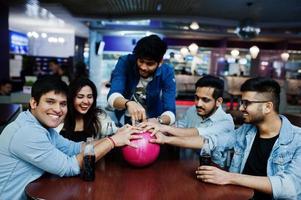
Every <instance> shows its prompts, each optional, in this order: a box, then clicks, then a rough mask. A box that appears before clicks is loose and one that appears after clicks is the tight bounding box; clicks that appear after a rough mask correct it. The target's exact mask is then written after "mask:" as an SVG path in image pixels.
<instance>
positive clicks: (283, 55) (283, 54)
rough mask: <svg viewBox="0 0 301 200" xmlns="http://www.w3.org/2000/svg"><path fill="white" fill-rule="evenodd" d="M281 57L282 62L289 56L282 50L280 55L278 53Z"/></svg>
mask: <svg viewBox="0 0 301 200" xmlns="http://www.w3.org/2000/svg"><path fill="white" fill-rule="evenodd" d="M280 57H281V59H282V61H283V62H286V61H287V60H288V58H289V57H290V55H289V53H287V52H283V53H282V54H281V55H280Z"/></svg>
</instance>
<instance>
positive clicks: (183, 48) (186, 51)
mask: <svg viewBox="0 0 301 200" xmlns="http://www.w3.org/2000/svg"><path fill="white" fill-rule="evenodd" d="M180 53H181V54H182V56H183V57H185V56H187V55H188V54H189V51H188V49H187V48H186V47H182V48H181V49H180Z"/></svg>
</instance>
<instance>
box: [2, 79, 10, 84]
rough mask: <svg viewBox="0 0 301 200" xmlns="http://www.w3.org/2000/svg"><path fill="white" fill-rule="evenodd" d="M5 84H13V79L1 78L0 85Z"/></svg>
mask: <svg viewBox="0 0 301 200" xmlns="http://www.w3.org/2000/svg"><path fill="white" fill-rule="evenodd" d="M5 84H12V81H11V80H9V79H2V80H0V85H5Z"/></svg>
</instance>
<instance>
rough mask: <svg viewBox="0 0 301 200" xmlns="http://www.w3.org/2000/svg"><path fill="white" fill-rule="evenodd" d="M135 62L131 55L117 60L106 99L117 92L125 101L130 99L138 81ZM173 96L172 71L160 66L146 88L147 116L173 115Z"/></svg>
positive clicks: (174, 88)
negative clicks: (169, 113) (168, 112)
mask: <svg viewBox="0 0 301 200" xmlns="http://www.w3.org/2000/svg"><path fill="white" fill-rule="evenodd" d="M136 60H137V59H136V57H135V56H134V55H133V54H129V55H126V56H122V57H120V58H119V60H118V63H117V64H116V66H115V69H114V70H113V73H112V80H111V82H112V83H111V84H112V85H111V89H110V91H109V94H108V97H109V96H110V95H111V94H113V93H115V92H117V93H120V94H121V95H123V96H124V97H125V98H127V99H130V98H131V96H132V95H133V93H134V91H135V89H136V86H137V84H138V82H139V80H140V75H139V71H138V69H137V63H136ZM175 96H176V82H175V76H174V69H173V68H172V67H171V66H169V65H167V64H162V65H161V66H160V67H159V68H158V69H157V70H156V72H155V75H154V77H153V80H152V81H151V82H149V84H148V85H147V87H146V106H147V109H146V112H147V116H148V117H157V116H159V115H161V114H162V113H163V112H165V111H171V112H173V113H174V114H175V110H176V105H175Z"/></svg>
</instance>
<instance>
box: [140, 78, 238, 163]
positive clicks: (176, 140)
mask: <svg viewBox="0 0 301 200" xmlns="http://www.w3.org/2000/svg"><path fill="white" fill-rule="evenodd" d="M195 88H196V91H195V106H193V107H190V108H189V110H188V111H187V112H186V113H185V117H184V118H183V119H181V120H179V122H178V127H179V128H177V127H172V126H167V125H158V124H155V123H152V122H147V123H144V124H142V125H141V126H148V128H146V129H149V128H154V129H155V132H156V131H160V132H162V133H168V134H170V135H172V136H165V135H162V134H161V135H160V133H158V134H157V139H156V140H153V142H156V143H166V144H171V145H175V146H181V147H188V148H197V149H199V146H200V145H201V144H202V137H199V136H200V135H201V136H206V135H211V134H224V133H226V132H229V131H233V130H234V122H233V119H232V117H231V115H230V114H227V113H225V112H224V111H223V109H222V102H223V92H224V82H223V80H221V79H220V78H218V77H215V76H211V75H206V76H203V77H202V78H200V79H199V80H198V81H197V82H196V83H195ZM215 152H216V153H217V155H215V154H214V155H213V156H212V158H213V161H214V162H215V163H216V164H218V165H220V166H221V167H224V165H225V164H226V163H225V160H226V157H227V152H222V151H215ZM187 153H191V152H189V151H185V154H187Z"/></svg>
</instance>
